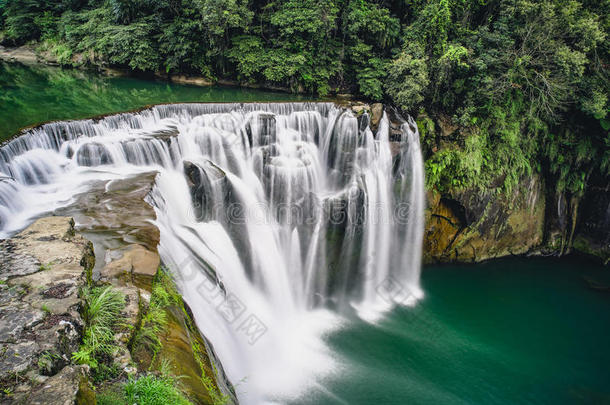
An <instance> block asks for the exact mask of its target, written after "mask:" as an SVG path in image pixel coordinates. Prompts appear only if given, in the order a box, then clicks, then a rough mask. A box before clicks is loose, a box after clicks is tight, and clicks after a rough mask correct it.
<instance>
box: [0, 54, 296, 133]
mask: <svg viewBox="0 0 610 405" xmlns="http://www.w3.org/2000/svg"><path fill="white" fill-rule="evenodd" d="M304 99H305V98H304V97H303V96H297V95H293V94H287V93H279V92H270V91H261V90H253V89H242V88H237V87H220V86H209V87H201V86H188V85H179V84H171V83H167V82H162V81H152V80H143V79H135V78H124V77H121V78H118V77H117V78H110V77H103V76H100V75H96V74H90V73H86V72H82V71H78V70H70V69H59V68H54V67H48V66H25V65H22V64H17V63H6V62H2V61H0V141H2V140H5V139H7V138H9V137H10V136H12V135H13V134H15V133H16V132H17V131H18V130H19V129H20V128H22V127H25V126H28V125H33V124H37V123H40V122H45V121H52V120H65V119H79V118H87V117H91V116H95V115H100V114H109V113H116V112H122V111H128V110H134V109H137V108H140V107H144V106H146V105H149V104H160V103H178V102H249V101H297V100H304Z"/></svg>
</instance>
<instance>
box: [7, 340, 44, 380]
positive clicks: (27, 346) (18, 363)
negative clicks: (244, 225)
mask: <svg viewBox="0 0 610 405" xmlns="http://www.w3.org/2000/svg"><path fill="white" fill-rule="evenodd" d="M39 349H40V348H39V346H38V344H37V343H36V342H32V341H29V342H22V343H17V344H5V345H2V346H0V380H5V379H7V378H8V377H10V376H12V375H14V374H15V373H22V372H24V371H25V370H27V369H28V368H29V367H31V366H32V365H33V364H34V362H35V361H36V359H37V356H36V353H37V352H38V350H39Z"/></svg>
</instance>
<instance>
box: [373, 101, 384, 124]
mask: <svg viewBox="0 0 610 405" xmlns="http://www.w3.org/2000/svg"><path fill="white" fill-rule="evenodd" d="M381 117H383V104H381V103H375V104H373V105H372V106H371V126H372V128H374V129H375V130H377V127H378V126H379V121H381Z"/></svg>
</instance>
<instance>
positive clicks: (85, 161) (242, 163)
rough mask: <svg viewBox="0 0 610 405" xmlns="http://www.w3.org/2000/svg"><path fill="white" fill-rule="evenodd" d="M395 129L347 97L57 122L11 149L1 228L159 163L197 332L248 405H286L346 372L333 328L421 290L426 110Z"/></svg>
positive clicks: (178, 270) (3, 153)
mask: <svg viewBox="0 0 610 405" xmlns="http://www.w3.org/2000/svg"><path fill="white" fill-rule="evenodd" d="M391 132H392V130H391V128H390V122H389V120H388V117H387V115H386V114H385V113H384V114H383V117H382V119H381V120H380V122H379V124H378V129H377V133H376V134H373V132H372V131H371V129H370V125H369V117H368V115H367V114H366V113H365V114H363V115H362V116H360V117H355V116H354V115H353V113H352V111H351V110H349V109H346V108H342V107H339V106H336V105H334V104H332V103H283V104H180V105H161V106H156V107H153V108H151V109H148V110H144V111H142V112H139V113H129V114H119V115H115V116H110V117H106V118H104V119H101V120H99V121H92V120H84V121H72V122H59V123H51V124H46V125H43V126H42V127H39V128H37V129H33V130H30V131H28V133H26V134H24V135H22V136H21V137H19V138H16V139H15V140H13V141H11V142H10V143H8V144H6V145H4V146H3V147H2V148H1V149H0V172H2V173H0V177H1V176H7V177H8V179H3V180H0V236H7V235H9V234H11V233H13V232H15V231H16V230H18V229H21V228H23V227H24V226H25V225H26V224H27V222H28V221H29V220H31V218H33V217H35V216H36V215H40V214H42V213H44V212H49V211H52V210H54V209H56V208H59V207H63V206H66V205H69V204H71V203H72V202H73V198H74V196H75V195H77V194H79V193H83V192H85V191H86V190H87V188H88V187H89V186H90V185H91V184H92V182H94V181H99V180H104V181H112V180H115V179H121V178H124V177H127V176H134V175H138V174H142V173H150V172H151V171H154V172H157V176H156V181H155V186H154V188H153V190H152V191H151V193H150V195H149V198H148V200H149V203H150V204H151V205H152V206H153V207H154V208H155V211H156V214H157V220H156V225H157V226H158V227H159V230H160V235H161V240H160V244H159V253H160V254H161V257H162V260H163V262H164V263H165V264H166V265H167V266H168V267H169V268H170V269H172V271H173V272H174V275H175V278H176V281H177V283H178V286H179V288H180V289H181V291H182V293H183V295H184V297H185V299H186V301H187V302H188V303H189V305H190V307H191V308H192V309H193V312H194V316H195V320H196V322H197V324H198V326H199V327H200V329H201V330H202V332H203V333H204V334H205V335H206V337H207V338H208V339H209V341H210V342H211V343H212V344H213V346H214V350H215V352H216V354H217V355H218V357H219V359H220V361H221V362H222V364H223V366H224V369H225V371H226V372H227V375H228V377H229V379H230V380H231V382H232V383H233V384H234V385H236V389H237V394H238V398H239V400H240V402H242V403H261V402H273V401H283V400H284V399H285V398H287V397H288V396H290V395H297V394H298V393H299V391H300V390H302V389H303V388H305V387H306V386H307V383H310V382H312V381H315V378H313V377H312V375H317V376H320V375H323V374H324V373H325V372H329V371H331V370H333V368H336V367H338V365H337V364H334V363H333V361H332V354H330V353H327V352H326V350H325V346H324V344H323V342H322V340H321V335H322V333H323V332H324V331H327V330H329V329H331V328H333V327H336V326H338V325H339V324H340V323H341V320H342V319H344V315H347V316H349V315H350V314H356V315H359V316H361V317H363V318H366V319H375V318H376V317H378V316H379V315H381V314H383V312H384V311H386V310H388V309H390V308H391V307H393V306H394V305H396V304H410V303H413V302H415V301H416V300H417V299H418V298H419V297H421V295H422V293H421V290H420V289H419V270H420V256H421V244H422V234H423V209H424V191H423V165H422V158H421V153H420V150H419V136H418V133H417V128H416V126H415V123H414V122H413V121H412V120H411V119H410V120H409V122H405V123H404V124H403V125H402V127H401V129H400V131H399V133H398V137H399V139H397V140H395V141H394V142H391V140H390V138H391V137H390V135H391ZM394 132H396V131H394ZM392 138H393V139H395V138H396V134H394V135H392ZM392 150H394V151H395V152H394V156H393V153H392Z"/></svg>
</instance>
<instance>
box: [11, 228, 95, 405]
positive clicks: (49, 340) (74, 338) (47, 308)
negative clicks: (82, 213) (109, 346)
mask: <svg viewBox="0 0 610 405" xmlns="http://www.w3.org/2000/svg"><path fill="white" fill-rule="evenodd" d="M73 225H74V223H73V222H72V221H71V220H70V219H69V218H62V217H51V218H44V219H41V220H38V221H36V222H35V223H34V224H32V226H30V227H29V228H27V229H26V230H24V231H23V232H21V233H20V234H18V235H16V236H15V237H13V238H11V239H7V240H3V241H1V242H0V253H1V254H0V280H1V283H2V284H0V321H1V322H0V384H1V389H2V393H1V395H2V397H1V399H0V401H1V402H2V403H30V404H62V405H63V404H67V403H74V402H75V400H76V402H77V403H78V402H79V400H80V399H79V398H83V397H86V395H88V394H89V390H88V385H87V383H86V381H87V377H86V375H87V372H88V367H87V366H85V365H72V364H71V356H72V352H74V351H76V350H77V349H78V346H79V344H80V340H81V333H82V329H83V320H82V317H81V315H80V312H79V308H80V299H79V296H78V292H79V289H80V288H81V287H82V286H83V285H84V283H85V282H86V276H85V274H86V270H87V269H90V268H91V267H92V265H93V262H92V258H93V250H92V246H91V243H90V242H88V241H87V240H85V239H84V238H83V237H81V236H79V235H77V234H75V232H74V228H73ZM82 403H86V402H82Z"/></svg>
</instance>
